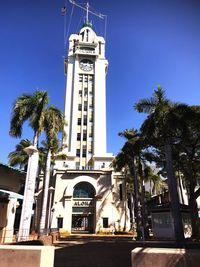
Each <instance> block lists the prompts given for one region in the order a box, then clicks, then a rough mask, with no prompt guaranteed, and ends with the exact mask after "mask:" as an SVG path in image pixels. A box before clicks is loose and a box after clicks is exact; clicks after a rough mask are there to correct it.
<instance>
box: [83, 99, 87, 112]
mask: <svg viewBox="0 0 200 267" xmlns="http://www.w3.org/2000/svg"><path fill="white" fill-rule="evenodd" d="M84 111H87V101H84Z"/></svg>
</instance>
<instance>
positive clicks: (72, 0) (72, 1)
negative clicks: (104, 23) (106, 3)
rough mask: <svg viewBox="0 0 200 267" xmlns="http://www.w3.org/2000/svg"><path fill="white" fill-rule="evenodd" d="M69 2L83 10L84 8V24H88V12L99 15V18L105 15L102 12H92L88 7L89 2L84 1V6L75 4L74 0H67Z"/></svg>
mask: <svg viewBox="0 0 200 267" xmlns="http://www.w3.org/2000/svg"><path fill="white" fill-rule="evenodd" d="M69 2H70V3H71V4H72V5H75V6H77V7H79V8H81V9H83V10H85V11H86V24H88V22H89V21H88V14H89V13H90V14H92V15H94V16H97V17H99V18H101V19H104V18H105V17H106V15H103V14H101V13H97V12H94V11H92V10H90V9H89V7H90V6H89V3H88V2H87V3H86V6H85V7H84V6H81V5H80V4H77V3H76V2H75V1H74V0H69Z"/></svg>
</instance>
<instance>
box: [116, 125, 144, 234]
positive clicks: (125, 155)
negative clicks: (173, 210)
mask: <svg viewBox="0 0 200 267" xmlns="http://www.w3.org/2000/svg"><path fill="white" fill-rule="evenodd" d="M119 136H121V137H125V139H126V142H125V144H124V146H123V147H122V149H121V151H120V152H119V153H118V155H117V156H116V158H115V160H114V162H113V166H114V168H115V169H116V170H117V171H121V170H122V169H124V168H127V167H128V169H129V171H130V174H131V175H132V177H133V189H134V215H135V223H136V231H137V239H141V237H142V236H141V226H144V225H143V223H144V222H141V216H140V214H139V213H140V210H139V195H140V194H139V187H140V184H139V175H141V173H140V172H139V165H140V164H141V162H140V156H139V155H140V153H141V143H140V142H141V140H140V135H139V133H138V132H137V130H135V129H130V130H125V131H123V132H121V133H119ZM141 191H142V190H141ZM142 195H143V194H142ZM142 218H144V217H143V216H142Z"/></svg>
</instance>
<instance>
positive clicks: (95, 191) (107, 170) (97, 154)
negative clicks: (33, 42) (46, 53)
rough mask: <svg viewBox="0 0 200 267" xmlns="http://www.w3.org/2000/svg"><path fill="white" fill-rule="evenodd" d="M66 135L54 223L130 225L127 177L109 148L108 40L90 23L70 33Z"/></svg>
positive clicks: (104, 227) (82, 228)
mask: <svg viewBox="0 0 200 267" xmlns="http://www.w3.org/2000/svg"><path fill="white" fill-rule="evenodd" d="M64 63H65V73H66V74H67V84H66V98H65V117H66V121H67V126H66V128H65V132H66V138H65V139H64V140H63V144H64V145H65V148H64V150H63V153H65V154H66V156H67V159H66V160H57V161H56V163H55V166H54V173H55V176H54V178H55V193H54V200H53V203H52V219H51V228H57V227H58V228H62V231H66V232H68V233H71V232H72V233H76V232H89V233H98V232H113V231H114V230H115V231H122V230H129V227H130V222H129V210H128V207H127V201H126V193H125V192H126V190H125V181H124V178H123V176H122V175H121V174H119V173H114V172H113V170H112V168H111V162H112V160H113V158H114V156H113V155H112V154H111V153H107V151H106V73H107V68H108V61H107V59H106V58H105V40H104V38H103V37H100V36H97V35H96V33H95V32H94V31H93V30H92V28H91V25H90V24H89V23H86V24H85V25H84V26H83V27H82V29H81V30H80V32H79V34H72V35H71V36H70V38H69V51H68V57H67V58H66V59H65V62H64Z"/></svg>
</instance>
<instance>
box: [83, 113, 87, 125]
mask: <svg viewBox="0 0 200 267" xmlns="http://www.w3.org/2000/svg"><path fill="white" fill-rule="evenodd" d="M83 125H87V115H84V117H83Z"/></svg>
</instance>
